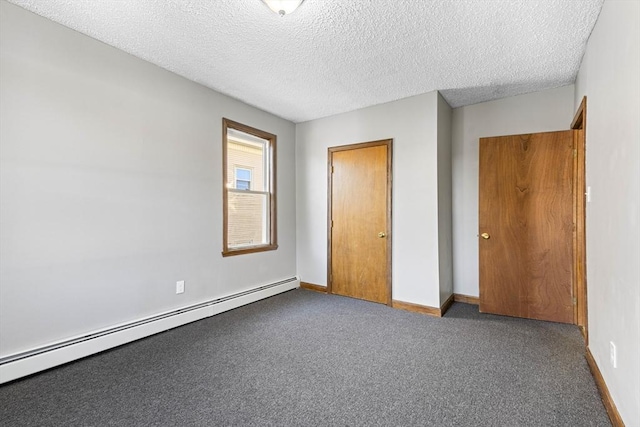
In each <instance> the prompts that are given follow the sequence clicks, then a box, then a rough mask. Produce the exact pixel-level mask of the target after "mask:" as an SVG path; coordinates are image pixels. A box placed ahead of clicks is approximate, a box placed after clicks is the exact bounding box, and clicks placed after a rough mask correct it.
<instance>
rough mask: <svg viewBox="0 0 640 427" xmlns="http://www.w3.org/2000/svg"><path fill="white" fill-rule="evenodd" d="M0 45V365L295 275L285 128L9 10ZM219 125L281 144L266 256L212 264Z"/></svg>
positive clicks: (216, 250) (5, 8) (217, 256)
mask: <svg viewBox="0 0 640 427" xmlns="http://www.w3.org/2000/svg"><path fill="white" fill-rule="evenodd" d="M0 31H1V33H0V55H1V56H0V100H1V103H0V122H1V126H0V132H1V133H0V154H1V156H0V162H1V163H0V166H1V167H0V169H1V176H0V206H1V207H0V234H1V235H2V239H1V240H0V257H1V264H0V337H1V340H0V356H6V355H9V354H12V353H15V352H20V351H24V350H29V349H32V348H34V347H37V346H41V345H44V344H48V343H51V342H53V341H57V340H61V339H65V338H69V337H73V336H77V335H80V334H85V333H88V332H93V331H95V330H97V329H100V328H106V327H110V326H113V325H116V324H119V323H122V322H127V321H131V320H137V319H139V318H142V317H145V316H150V315H154V314H158V313H160V312H163V311H167V310H171V309H175V308H179V307H184V306H186V305H189V304H193V303H198V302H201V301H206V300H209V299H212V298H216V297H221V296H224V295H229V294H232V293H235V292H238V291H243V290H247V289H250V288H254V287H256V286H258V285H263V284H267V283H271V282H274V281H277V280H282V279H286V278H291V277H294V276H295V275H296V263H295V262H296V261H295V201H294V197H295V166H294V162H295V154H294V150H295V146H294V138H295V126H294V124H293V123H291V122H288V121H285V120H282V119H279V118H277V117H274V116H272V115H269V114H267V113H265V112H263V111H260V110H257V109H255V108H252V107H250V106H247V105H245V104H243V103H241V102H238V101H235V100H233V99H230V98H228V97H226V96H223V95H220V94H219V93H216V92H214V91H211V90H209V89H206V88H204V87H202V86H200V85H198V84H196V83H193V82H190V81H188V80H186V79H183V78H181V77H178V76H176V75H175V74H172V73H170V72H168V71H165V70H163V69H160V68H158V67H156V66H154V65H151V64H149V63H146V62H144V61H142V60H140V59H137V58H134V57H133V56H130V55H128V54H126V53H124V52H122V51H119V50H117V49H114V48H111V47H109V46H107V45H105V44H103V43H100V42H98V41H96V40H94V39H91V38H89V37H86V36H84V35H81V34H80V33H77V32H75V31H72V30H70V29H67V28H65V27H63V26H61V25H58V24H55V23H52V22H51V21H48V20H46V19H44V18H41V17H38V16H36V15H34V14H31V13H29V12H26V11H24V10H23V9H21V8H18V7H16V6H13V5H10V4H8V3H6V2H5V1H1V2H0ZM223 116H224V117H228V118H230V119H232V120H236V121H239V122H242V123H246V124H248V125H250V126H254V127H257V128H259V129H263V130H265V131H268V132H271V133H274V134H276V135H277V136H278V159H277V161H278V241H279V244H280V248H279V249H278V250H277V251H273V252H267V253H260V254H252V255H245V256H236V257H230V258H224V259H223V258H222V256H221V250H222V205H221V201H222V171H221V165H222V159H221V153H222V141H221V133H222V130H221V121H222V117H223ZM177 280H186V292H185V293H184V294H181V295H176V294H175V282H176V281H177Z"/></svg>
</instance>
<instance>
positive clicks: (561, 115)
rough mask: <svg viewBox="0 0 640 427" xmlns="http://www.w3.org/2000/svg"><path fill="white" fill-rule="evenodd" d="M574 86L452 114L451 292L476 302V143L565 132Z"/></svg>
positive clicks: (571, 105)
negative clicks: (490, 138)
mask: <svg viewBox="0 0 640 427" xmlns="http://www.w3.org/2000/svg"><path fill="white" fill-rule="evenodd" d="M573 92H574V87H573V85H570V86H565V87H561V88H558V89H552V90H546V91H542V92H536V93H530V94H526V95H520V96H514V97H511V98H505V99H500V100H496V101H489V102H484V103H481V104H475V105H469V106H467V107H460V108H456V109H454V110H453V124H452V133H453V135H452V139H453V268H454V270H453V271H454V273H453V277H454V292H455V293H458V294H463V295H470V296H478V295H479V290H478V237H477V235H478V139H479V138H482V137H486V136H500V135H513V134H521V133H533V132H546V131H556V130H566V129H569V127H570V125H571V121H572V120H573V116H574V114H575V109H574V105H573V95H574V93H573Z"/></svg>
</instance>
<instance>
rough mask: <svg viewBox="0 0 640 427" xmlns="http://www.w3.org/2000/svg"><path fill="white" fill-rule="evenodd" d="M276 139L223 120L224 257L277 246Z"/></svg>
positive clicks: (264, 133) (262, 132)
mask: <svg viewBox="0 0 640 427" xmlns="http://www.w3.org/2000/svg"><path fill="white" fill-rule="evenodd" d="M275 152H276V136H275V135H272V134H270V133H267V132H264V131H261V130H258V129H254V128H252V127H249V126H246V125H243V124H240V123H237V122H233V121H231V120H227V119H223V154H224V156H223V161H224V167H223V173H224V177H223V182H224V189H223V198H224V203H223V205H224V206H223V209H224V238H223V246H224V247H223V251H222V254H223V255H224V256H228V255H239V254H244V253H251V252H258V251H265V250H273V249H276V248H277V244H276V226H275V224H276V209H275V208H276V204H275V200H276V199H275Z"/></svg>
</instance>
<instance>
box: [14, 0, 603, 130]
mask: <svg viewBox="0 0 640 427" xmlns="http://www.w3.org/2000/svg"><path fill="white" fill-rule="evenodd" d="M9 1H10V2H11V3H14V4H17V5H20V6H22V7H24V8H25V9H28V10H30V11H33V12H35V13H37V14H39V15H42V16H44V17H47V18H49V19H51V20H53V21H56V22H59V23H61V24H63V25H65V26H68V27H71V28H73V29H75V30H77V31H79V32H82V33H84V34H87V35H89V36H91V37H94V38H96V39H98V40H101V41H103V42H105V43H107V44H110V45H112V46H115V47H117V48H119V49H122V50H124V51H126V52H129V53H131V54H133V55H135V56H137V57H140V58H143V59H145V60H147V61H149V62H152V63H154V64H157V65H159V66H161V67H163V68H166V69H167V70H170V71H173V72H175V73H177V74H180V75H182V76H184V77H186V78H188V79H191V80H194V81H196V82H198V83H201V84H203V85H205V86H208V87H210V88H212V89H215V90H217V91H219V92H222V93H224V94H227V95H230V96H232V97H234V98H237V99H240V100H242V101H244V102H246V103H248V104H251V105H254V106H256V107H259V108H261V109H263V110H266V111H269V112H271V113H273V114H276V115H278V116H280V117H283V118H286V119H289V120H292V121H294V122H302V121H306V120H311V119H316V118H319V117H324V116H328V115H332V114H337V113H342V112H345V111H351V110H355V109H358V108H362V107H367V106H370V105H375V104H380V103H384V102H388V101H393V100H397V99H401V98H405V97H408V96H412V95H417V94H421V93H425V92H430V91H433V90H440V91H441V93H442V94H443V96H444V97H445V98H446V99H447V101H448V102H449V104H450V105H451V106H452V107H459V106H462V105H469V104H474V103H478V102H483V101H488V100H491V99H497V98H503V97H506V96H511V95H517V94H521V93H526V92H532V91H538V90H542V89H548V88H552V87H558V86H563V85H566V84H570V83H573V82H574V80H575V77H576V74H577V71H578V68H579V66H580V61H581V59H582V55H583V54H584V50H585V45H586V42H587V39H588V37H589V35H590V33H591V30H592V28H593V26H594V25H595V21H596V19H597V17H598V14H599V12H600V8H601V7H602V2H603V0H539V1H534V0H468V1H465V0H448V1H444V0H306V1H305V2H304V3H303V4H302V6H300V8H299V9H298V10H297V11H296V12H294V13H293V14H291V15H287V16H285V17H279V16H278V15H276V14H275V13H273V12H272V11H271V10H269V9H268V8H267V7H266V6H265V5H264V4H263V3H262V2H261V1H260V0H129V1H126V0H9Z"/></svg>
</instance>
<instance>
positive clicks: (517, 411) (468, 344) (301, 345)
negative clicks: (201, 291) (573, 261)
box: [0, 289, 610, 427]
mask: <svg viewBox="0 0 640 427" xmlns="http://www.w3.org/2000/svg"><path fill="white" fill-rule="evenodd" d="M583 354H584V345H583V343H582V337H581V335H580V332H579V331H578V329H577V328H576V327H574V326H570V325H561V324H555V323H547V322H539V321H533V320H524V319H514V318H508V317H500V316H492V315H482V314H479V313H478V310H477V307H476V306H472V305H466V304H459V303H456V304H454V305H453V306H452V307H451V309H450V310H449V311H448V312H447V315H446V316H445V317H444V318H442V319H438V318H433V317H428V316H424V315H420V314H415V313H408V312H404V311H400V310H396V309H391V308H389V307H386V306H383V305H378V304H372V303H368V302H364V301H359V300H354V299H350V298H343V297H338V296H333V295H323V294H319V293H314V292H311V291H306V290H302V289H298V290H294V291H290V292H287V293H284V294H281V295H278V296H275V297H272V298H269V299H266V300H263V301H259V302H257V303H254V304H251V305H248V306H245V307H241V308H238V309H236V310H233V311H230V312H226V313H223V314H220V315H218V316H214V317H212V318H208V319H205V320H202V321H199V322H195V323H192V324H189V325H186V326H183V327H180V328H176V329H173V330H171V331H168V332H165V333H162V334H158V335H155V336H153V337H149V338H146V339H143V340H140V341H137V342H134V343H131V344H128V345H125V346H122V347H119V348H117V349H114V350H111V351H108V352H104V353H101V354H98V355H96V356H93V357H90V358H87V359H84V360H80V361H78V362H74V363H70V364H68V365H65V366H62V367H59V368H56V369H52V370H49V371H47V372H43V373H41V374H38V375H34V376H32V377H29V378H26V379H23V380H18V381H15V382H13V383H10V384H8V385H4V386H2V387H0V425H2V426H108V425H113V426H150V425H153V426H231V425H234V426H292V425H293V426H316V425H331V426H510V427H513V426H609V425H610V423H609V420H608V418H607V414H606V412H605V409H604V406H603V404H602V402H601V400H600V397H599V395H598V391H597V389H596V386H595V383H594V381H593V378H592V377H591V374H590V372H589V368H588V366H587V363H586V361H585V359H584V356H583Z"/></svg>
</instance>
